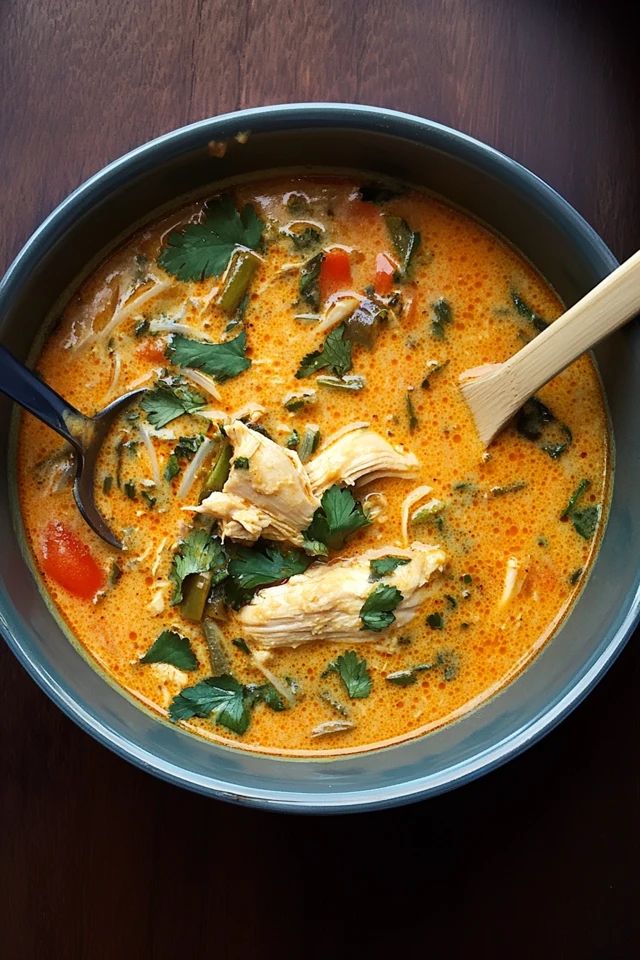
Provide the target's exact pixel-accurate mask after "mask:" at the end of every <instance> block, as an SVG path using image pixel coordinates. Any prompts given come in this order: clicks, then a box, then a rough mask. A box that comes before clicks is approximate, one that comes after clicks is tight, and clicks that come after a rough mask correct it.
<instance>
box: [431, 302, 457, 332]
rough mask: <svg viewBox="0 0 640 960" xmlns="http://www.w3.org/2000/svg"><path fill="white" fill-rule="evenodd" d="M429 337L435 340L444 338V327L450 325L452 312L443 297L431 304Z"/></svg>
mask: <svg viewBox="0 0 640 960" xmlns="http://www.w3.org/2000/svg"><path fill="white" fill-rule="evenodd" d="M431 310H432V311H433V312H432V315H431V336H432V337H435V339H436V340H444V339H445V338H446V329H445V328H446V327H447V326H448V325H449V324H450V323H451V321H452V317H453V311H452V310H451V304H450V303H449V301H448V300H445V299H444V297H440V298H439V299H438V300H436V301H435V303H432V304H431Z"/></svg>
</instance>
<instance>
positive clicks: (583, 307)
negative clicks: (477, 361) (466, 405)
mask: <svg viewBox="0 0 640 960" xmlns="http://www.w3.org/2000/svg"><path fill="white" fill-rule="evenodd" d="M638 312H640V251H638V252H637V253H634V255H633V256H632V257H630V258H629V259H628V260H626V261H625V262H624V263H623V264H621V265H620V266H619V267H618V268H617V270H614V271H613V273H611V274H609V276H608V277H605V279H604V280H603V281H602V282H601V283H599V284H598V286H597V287H594V289H593V290H591V292H590V293H588V294H587V295H586V296H585V297H583V298H582V300H579V301H578V303H576V304H574V306H573V307H570V308H569V309H568V310H567V312H566V313H564V314H563V315H562V316H561V317H560V318H559V319H558V320H556V321H555V322H554V323H552V324H551V325H550V326H549V327H547V329H546V330H543V332H542V333H540V334H539V335H538V336H537V337H536V338H535V339H534V340H532V341H531V342H530V343H528V344H527V345H526V346H525V347H523V348H522V350H519V351H518V353H516V354H514V356H513V357H511V358H510V359H509V360H507V361H506V362H505V363H503V364H501V368H500V375H501V376H504V378H505V380H506V381H507V382H508V383H509V392H510V394H511V395H512V398H513V403H514V409H518V408H519V407H520V406H521V405H522V404H523V403H524V401H525V400H527V399H528V398H529V397H530V396H531V395H532V394H534V393H535V392H536V390H538V389H539V388H540V387H541V386H543V385H544V384H545V383H547V381H549V380H551V378H552V377H555V375H556V374H557V373H560V371H561V370H564V368H565V367H567V366H568V365H569V364H570V363H572V362H573V361H574V360H575V359H576V358H577V357H579V356H580V355H581V354H582V353H584V352H585V351H586V350H589V348H590V347H592V346H593V345H594V344H596V343H598V341H600V340H602V339H603V338H604V337H606V336H607V334H609V333H613V331H614V330H617V329H618V327H621V326H622V325H623V324H625V323H626V322H627V321H628V320H629V319H630V318H631V317H632V316H633V315H634V314H636V313H638Z"/></svg>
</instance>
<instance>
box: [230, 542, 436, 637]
mask: <svg viewBox="0 0 640 960" xmlns="http://www.w3.org/2000/svg"><path fill="white" fill-rule="evenodd" d="M389 554H391V555H393V556H402V557H407V558H408V559H409V561H410V562H409V563H407V564H404V565H403V566H399V567H396V569H395V570H394V571H393V572H392V573H391V574H389V576H387V577H385V578H384V583H386V584H389V585H391V586H394V587H397V588H398V590H399V591H400V593H401V594H402V598H403V599H402V600H401V601H400V603H399V604H398V606H397V607H396V609H395V611H394V613H395V617H396V619H395V623H394V624H393V627H394V628H395V627H403V626H404V625H405V624H407V623H408V622H409V621H410V620H411V619H412V618H413V617H414V616H415V614H416V612H417V609H418V606H419V604H420V603H421V602H422V600H423V599H424V596H425V590H424V589H423V588H424V587H425V585H426V584H427V583H428V581H429V579H430V578H431V576H432V575H433V574H434V573H435V572H436V571H437V570H441V569H442V566H443V564H444V562H445V560H446V555H445V553H444V551H443V550H442V549H441V548H440V547H434V546H429V545H427V544H424V543H413V544H412V545H411V547H410V548H408V549H403V550H399V549H398V548H397V547H386V548H383V549H378V550H369V551H367V552H366V553H363V554H361V555H360V556H358V557H352V558H350V559H348V560H340V561H338V562H336V563H331V564H317V565H314V566H312V567H310V568H309V569H308V570H307V571H306V573H301V574H298V575H297V576H294V577H291V579H290V580H288V581H287V582H286V583H282V584H280V585H279V586H275V587H266V588H265V589H264V590H260V591H259V592H258V593H256V595H255V596H254V598H253V600H252V601H251V603H249V604H248V605H247V606H245V607H243V608H242V609H241V610H240V612H239V614H238V622H239V626H240V628H241V630H242V633H243V635H244V636H246V637H248V638H249V639H250V640H252V641H253V642H254V643H256V644H257V645H258V646H260V647H266V648H268V647H297V646H300V644H303V643H310V642H311V641H313V640H325V641H327V642H332V641H333V642H335V641H339V642H346V643H354V642H355V643H357V642H366V641H372V640H379V639H380V638H381V637H382V636H384V634H385V633H386V631H383V632H381V633H372V632H371V631H369V630H363V629H362V621H361V620H360V616H359V614H360V610H361V608H362V604H363V603H364V601H365V600H366V598H367V597H368V596H369V594H370V593H371V592H372V591H373V590H374V589H375V587H376V584H373V583H371V581H370V580H369V574H370V572H371V569H370V565H369V564H370V561H371V560H372V559H374V558H376V557H382V556H387V555H389Z"/></svg>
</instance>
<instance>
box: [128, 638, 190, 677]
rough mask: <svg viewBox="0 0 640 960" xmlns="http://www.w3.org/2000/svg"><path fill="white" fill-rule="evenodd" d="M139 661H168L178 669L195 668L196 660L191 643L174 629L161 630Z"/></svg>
mask: <svg viewBox="0 0 640 960" xmlns="http://www.w3.org/2000/svg"><path fill="white" fill-rule="evenodd" d="M140 663H168V664H170V665H171V666H172V667H176V668H177V669H178V670H197V669H198V660H197V657H196V655H195V654H194V652H193V650H192V649H191V644H190V643H189V641H188V639H187V638H186V637H182V636H181V635H180V634H179V633H176V632H175V631H174V630H163V631H162V633H161V634H160V635H159V636H158V637H157V639H156V640H155V641H154V642H153V644H152V645H151V647H149V649H148V650H147V652H146V653H145V655H144V656H143V657H141V658H140Z"/></svg>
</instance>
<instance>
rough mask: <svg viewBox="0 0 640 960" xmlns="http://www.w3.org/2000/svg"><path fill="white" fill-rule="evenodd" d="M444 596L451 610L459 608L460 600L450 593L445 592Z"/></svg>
mask: <svg viewBox="0 0 640 960" xmlns="http://www.w3.org/2000/svg"><path fill="white" fill-rule="evenodd" d="M444 598H445V600H446V601H447V605H448V607H449V608H450V609H451V610H455V609H456V608H457V606H458V601H457V600H456V598H455V597H452V596H451V594H450V593H445V595H444Z"/></svg>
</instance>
